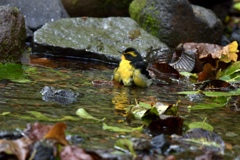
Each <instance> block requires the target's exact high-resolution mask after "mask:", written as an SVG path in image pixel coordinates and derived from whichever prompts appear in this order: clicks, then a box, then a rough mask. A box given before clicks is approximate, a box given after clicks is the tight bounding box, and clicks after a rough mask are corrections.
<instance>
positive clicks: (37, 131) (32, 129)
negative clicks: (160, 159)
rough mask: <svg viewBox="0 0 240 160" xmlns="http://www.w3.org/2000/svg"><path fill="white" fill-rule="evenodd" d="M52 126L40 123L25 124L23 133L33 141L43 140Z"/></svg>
mask: <svg viewBox="0 0 240 160" xmlns="http://www.w3.org/2000/svg"><path fill="white" fill-rule="evenodd" d="M52 127H53V126H52V125H44V124H40V123H34V124H27V129H25V130H24V133H25V134H26V135H27V136H28V137H29V138H30V139H31V140H33V141H38V140H40V139H43V138H44V136H45V135H46V134H47V133H48V132H49V131H50V130H51V129H52Z"/></svg>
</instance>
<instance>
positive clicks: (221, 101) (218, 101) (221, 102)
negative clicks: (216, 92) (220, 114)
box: [191, 97, 231, 110]
mask: <svg viewBox="0 0 240 160" xmlns="http://www.w3.org/2000/svg"><path fill="white" fill-rule="evenodd" d="M230 98H231V97H216V98H215V99H213V100H212V101H211V102H208V103H198V104H195V105H193V106H192V107H191V110H199V109H213V108H217V107H224V106H226V104H227V103H228V101H229V99H230Z"/></svg>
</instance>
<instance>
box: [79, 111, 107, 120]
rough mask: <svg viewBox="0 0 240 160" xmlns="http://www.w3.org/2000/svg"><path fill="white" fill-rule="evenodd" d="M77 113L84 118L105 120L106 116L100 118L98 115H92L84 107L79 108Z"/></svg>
mask: <svg viewBox="0 0 240 160" xmlns="http://www.w3.org/2000/svg"><path fill="white" fill-rule="evenodd" d="M76 114H77V115H78V116H79V117H81V118H84V119H92V120H96V121H103V120H104V119H105V118H103V119H98V118H96V117H93V116H92V115H90V114H89V113H88V112H87V111H86V110H85V109H84V108H79V109H78V110H77V111H76Z"/></svg>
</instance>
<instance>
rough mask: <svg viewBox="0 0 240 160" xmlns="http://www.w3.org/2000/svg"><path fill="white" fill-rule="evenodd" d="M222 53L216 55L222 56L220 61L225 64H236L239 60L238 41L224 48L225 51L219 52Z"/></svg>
mask: <svg viewBox="0 0 240 160" xmlns="http://www.w3.org/2000/svg"><path fill="white" fill-rule="evenodd" d="M219 52H220V53H218V52H217V53H216V54H220V55H221V56H220V61H223V62H225V63H229V62H231V61H233V62H236V61H237V59H238V55H237V52H238V43H237V41H234V42H232V43H230V44H229V45H227V46H225V47H223V49H222V50H221V51H219Z"/></svg>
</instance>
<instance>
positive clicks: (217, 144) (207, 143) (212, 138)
mask: <svg viewBox="0 0 240 160" xmlns="http://www.w3.org/2000/svg"><path fill="white" fill-rule="evenodd" d="M179 141H180V142H183V143H188V144H191V145H196V146H198V148H199V149H202V148H204V149H205V150H210V151H214V152H219V153H222V154H223V153H224V147H225V143H224V141H223V140H222V138H221V137H220V136H219V135H217V134H216V133H215V132H211V131H207V130H204V129H201V128H195V129H191V130H189V131H188V132H186V133H185V134H184V135H183V136H182V137H181V138H180V139H179Z"/></svg>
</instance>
